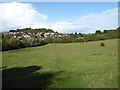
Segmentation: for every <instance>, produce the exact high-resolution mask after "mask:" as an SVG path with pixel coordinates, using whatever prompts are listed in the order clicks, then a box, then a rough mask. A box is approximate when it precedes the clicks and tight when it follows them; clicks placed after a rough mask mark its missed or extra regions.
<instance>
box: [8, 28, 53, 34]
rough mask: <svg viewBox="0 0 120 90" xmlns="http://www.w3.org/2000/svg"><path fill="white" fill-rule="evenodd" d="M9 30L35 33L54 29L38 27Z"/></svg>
mask: <svg viewBox="0 0 120 90" xmlns="http://www.w3.org/2000/svg"><path fill="white" fill-rule="evenodd" d="M9 32H26V33H37V32H54V31H53V30H52V29H46V28H38V29H31V28H23V29H17V30H10V31H9Z"/></svg>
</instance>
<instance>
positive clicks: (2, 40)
mask: <svg viewBox="0 0 120 90" xmlns="http://www.w3.org/2000/svg"><path fill="white" fill-rule="evenodd" d="M119 31H120V27H119V28H117V29H116V30H104V31H101V30H96V32H95V33H93V34H82V33H71V34H69V36H70V37H65V38H60V39H55V38H51V37H49V38H47V39H45V40H41V39H39V38H36V37H32V38H21V39H18V38H15V37H13V35H8V36H4V35H3V34H2V33H1V34H0V44H1V45H2V51H6V50H13V49H19V48H26V47H34V46H41V45H45V44H48V43H74V42H89V41H98V40H106V39H114V38H120V33H119ZM9 32H26V33H29V32H31V33H37V32H54V31H53V30H51V29H43V28H42V29H34V30H33V29H31V28H26V29H17V30H10V31H9ZM55 33H56V34H59V33H58V32H55Z"/></svg>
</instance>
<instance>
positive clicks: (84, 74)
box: [2, 39, 118, 88]
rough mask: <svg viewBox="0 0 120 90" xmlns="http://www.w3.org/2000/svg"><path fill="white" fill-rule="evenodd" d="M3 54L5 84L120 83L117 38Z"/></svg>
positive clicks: (108, 85)
mask: <svg viewBox="0 0 120 90" xmlns="http://www.w3.org/2000/svg"><path fill="white" fill-rule="evenodd" d="M102 42H103V43H104V44H105V46H104V47H101V45H100V43H102ZM2 56H3V57H2V59H3V60H2V61H3V62H2V63H3V88H9V87H14V88H19V87H23V88H35V87H36V88H117V87H118V40H117V39H114V40H105V41H95V42H85V43H68V44H48V45H45V46H40V47H32V48H26V49H19V50H12V51H5V52H3V53H2Z"/></svg>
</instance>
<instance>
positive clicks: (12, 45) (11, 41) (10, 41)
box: [2, 36, 19, 51]
mask: <svg viewBox="0 0 120 90" xmlns="http://www.w3.org/2000/svg"><path fill="white" fill-rule="evenodd" d="M17 48H19V42H18V40H17V39H16V38H13V37H12V36H6V37H4V38H3V39H2V50H3V51H4V50H12V49H17Z"/></svg>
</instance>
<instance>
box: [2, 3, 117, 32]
mask: <svg viewBox="0 0 120 90" xmlns="http://www.w3.org/2000/svg"><path fill="white" fill-rule="evenodd" d="M0 12H2V13H0V16H1V17H0V23H1V26H0V30H1V31H9V30H12V29H17V28H49V29H53V30H54V31H57V32H60V33H74V32H78V33H94V32H95V31H96V30H105V29H116V28H117V27H118V3H117V2H26V3H25V2H23V3H20V2H11V3H1V4H0Z"/></svg>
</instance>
